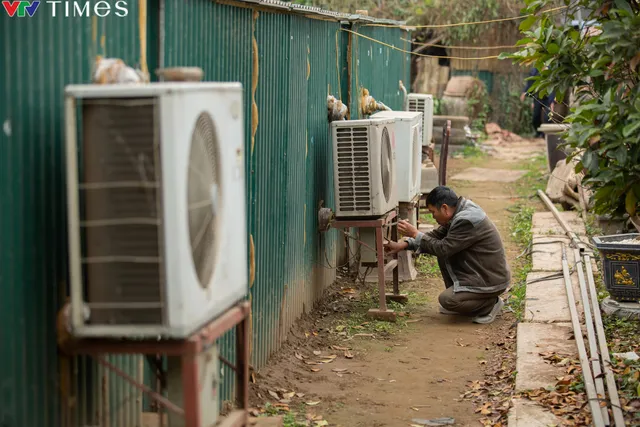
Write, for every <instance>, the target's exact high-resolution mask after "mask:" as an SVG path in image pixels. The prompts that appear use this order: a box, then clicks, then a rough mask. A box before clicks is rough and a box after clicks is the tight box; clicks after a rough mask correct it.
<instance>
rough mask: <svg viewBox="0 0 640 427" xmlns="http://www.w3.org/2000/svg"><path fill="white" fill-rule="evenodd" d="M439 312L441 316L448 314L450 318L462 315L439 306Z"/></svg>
mask: <svg viewBox="0 0 640 427" xmlns="http://www.w3.org/2000/svg"><path fill="white" fill-rule="evenodd" d="M438 311H439V312H440V314H447V315H449V316H457V315H459V314H460V313H458V312H455V311H451V310H447V309H446V308H444V307H443V306H441V305H439V306H438Z"/></svg>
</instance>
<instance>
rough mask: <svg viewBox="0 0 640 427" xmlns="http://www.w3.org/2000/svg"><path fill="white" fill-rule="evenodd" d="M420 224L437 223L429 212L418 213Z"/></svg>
mask: <svg viewBox="0 0 640 427" xmlns="http://www.w3.org/2000/svg"><path fill="white" fill-rule="evenodd" d="M420 224H431V225H436V226H437V225H438V223H437V222H436V220H435V219H434V218H433V215H432V214H431V213H424V214H420Z"/></svg>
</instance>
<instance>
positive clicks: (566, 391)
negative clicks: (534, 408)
mask: <svg viewBox="0 0 640 427" xmlns="http://www.w3.org/2000/svg"><path fill="white" fill-rule="evenodd" d="M540 356H542V358H543V359H544V360H545V361H547V362H548V363H550V364H552V365H554V366H556V367H559V368H564V371H565V375H562V376H559V377H557V378H556V383H555V384H554V387H553V388H552V389H550V390H549V389H544V388H540V389H537V390H531V391H528V392H524V393H521V397H525V398H527V399H529V400H531V401H534V402H537V403H538V404H540V405H542V406H543V407H545V408H546V409H547V410H549V411H550V412H551V413H553V414H554V415H555V416H557V417H559V418H561V419H563V420H564V425H567V426H589V425H591V413H590V410H589V406H588V400H587V397H586V395H585V393H584V391H583V389H584V387H583V386H582V369H581V368H580V361H579V360H578V357H577V356H575V355H567V354H560V353H554V352H546V353H540Z"/></svg>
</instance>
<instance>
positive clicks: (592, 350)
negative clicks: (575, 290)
mask: <svg viewBox="0 0 640 427" xmlns="http://www.w3.org/2000/svg"><path fill="white" fill-rule="evenodd" d="M573 257H574V259H575V263H576V271H577V272H578V283H579V284H580V295H581V297H582V308H583V309H584V323H585V325H586V327H587V337H588V338H589V339H588V343H589V355H590V356H591V368H592V369H593V378H594V380H595V383H596V392H597V393H598V396H599V397H601V398H602V399H605V398H606V397H607V395H606V392H605V389H604V381H603V380H602V367H601V365H600V355H599V354H598V341H597V340H596V332H595V331H594V329H593V317H592V316H591V304H590V303H589V294H588V293H587V284H586V281H585V279H584V270H583V264H584V263H583V262H582V257H581V256H580V250H578V249H574V250H573ZM596 301H597V300H596ZM574 332H575V331H574ZM599 406H600V405H599ZM600 410H601V411H602V418H603V419H604V422H605V424H606V425H609V411H608V410H607V406H606V405H605V406H604V407H603V406H600Z"/></svg>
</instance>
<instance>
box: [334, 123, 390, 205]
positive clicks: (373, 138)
mask: <svg viewBox="0 0 640 427" xmlns="http://www.w3.org/2000/svg"><path fill="white" fill-rule="evenodd" d="M394 125H395V122H394V120H389V119H375V120H374V119H369V120H342V121H336V122H332V123H331V134H332V138H333V182H334V188H335V197H336V217H379V216H382V215H384V214H386V213H387V212H389V211H391V210H393V209H395V208H396V207H397V206H398V197H397V194H396V183H395V168H396V154H395V136H394Z"/></svg>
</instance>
